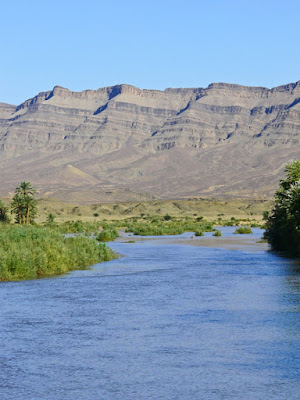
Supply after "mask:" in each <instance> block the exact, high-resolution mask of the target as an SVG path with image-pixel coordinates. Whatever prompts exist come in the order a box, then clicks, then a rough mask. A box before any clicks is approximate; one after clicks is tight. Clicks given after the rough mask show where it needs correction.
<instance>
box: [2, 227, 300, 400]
mask: <svg viewBox="0 0 300 400" xmlns="http://www.w3.org/2000/svg"><path fill="white" fill-rule="evenodd" d="M233 230H234V228H230V227H228V228H222V231H223V237H222V238H223V240H224V238H226V237H227V238H228V239H229V238H233V235H232V232H233ZM260 235H261V231H260V230H259V229H255V230H254V234H253V235H247V237H246V235H244V236H243V238H240V239H239V240H240V241H239V242H238V241H237V243H238V244H237V247H236V248H233V247H230V245H228V243H227V242H226V241H224V243H223V244H222V242H218V240H220V239H221V240H222V238H214V239H213V238H201V237H200V238H193V239H190V236H191V234H187V233H186V234H184V235H180V236H179V237H177V238H176V239H174V238H168V237H167V238H156V239H154V238H147V239H146V240H137V242H136V243H124V240H128V239H129V238H128V237H127V238H123V239H121V240H120V241H117V242H114V243H111V244H110V246H111V247H112V248H113V249H114V250H115V251H117V252H119V253H120V254H122V255H123V257H121V258H119V259H117V260H113V261H110V262H107V263H102V264H97V265H95V266H93V268H92V269H91V270H87V271H75V272H72V273H70V274H68V275H65V276H61V277H56V278H49V279H40V280H31V281H23V282H10V283H1V284H0V304H1V309H0V324H1V325H0V343H1V350H0V399H1V400H10V399H11V400H19V399H22V400H23V399H24V400H32V399H34V400H44V399H47V400H48V399H49V400H52V399H53V400H54V399H55V400H60V399H61V400H69V399H70V400H71V399H72V400H77V399H78V400H79V399H80V400H82V399H88V400H93V399H105V400H106V399H107V400H119V399H122V400H127V399H128V400H135V399H139V400H144V399H154V400H157V399H164V400H169V399H172V400H173V399H178V400H190V399H193V400H194V399H195V400H196V399H197V400H201V399H205V400H206V399H213V400H219V399H239V400H247V399H249V400H250V399H251V400H254V399H255V400H260V399H264V400H266V399H268V400H272V399H274V400H285V399H288V400H296V399H297V400H298V399H299V393H300V380H299V370H300V353H299V350H300V329H299V328H300V318H299V312H300V273H299V264H297V263H296V262H294V261H291V260H288V259H285V258H282V257H279V256H278V255H276V254H272V253H271V252H269V251H267V250H266V246H265V245H259V244H256V243H255V241H256V239H257V238H259V237H260ZM208 236H209V235H208ZM130 239H133V240H136V239H134V237H130ZM208 239H209V241H210V242H207V246H206V242H203V240H208ZM201 240H202V242H201V243H200V242H195V241H201ZM232 240H233V241H234V240H235V239H232ZM212 241H215V242H212ZM199 243H200V244H201V246H198V245H197V244H199ZM212 243H215V245H214V246H213V245H212Z"/></svg>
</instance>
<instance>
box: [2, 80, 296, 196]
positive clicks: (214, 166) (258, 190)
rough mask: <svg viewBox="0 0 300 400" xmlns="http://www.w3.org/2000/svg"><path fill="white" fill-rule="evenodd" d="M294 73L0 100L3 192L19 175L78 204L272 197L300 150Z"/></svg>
mask: <svg viewBox="0 0 300 400" xmlns="http://www.w3.org/2000/svg"><path fill="white" fill-rule="evenodd" d="M299 137H300V82H297V83H292V84H288V85H285V86H280V87H277V88H273V89H267V88H262V87H245V86H239V85H232V84H225V83H216V84H211V85H209V86H208V87H207V88H188V89H184V88H183V89H166V90H165V91H157V90H141V89H138V88H136V87H133V86H129V85H117V86H114V87H107V88H101V89H98V90H86V91H83V92H72V91H70V90H68V89H64V88H61V87H55V88H54V89H53V90H51V91H48V92H44V93H40V94H38V95H37V96H36V97H34V98H33V99H29V100H27V101H25V102H24V103H23V104H21V105H19V106H13V105H7V104H3V103H0V174H1V179H0V195H1V196H8V195H9V196H11V195H12V193H13V190H14V187H15V186H16V185H17V184H18V183H19V182H21V181H22V180H28V181H31V182H32V184H33V185H34V186H35V187H36V188H37V189H38V194H39V196H40V197H43V198H47V197H52V198H56V199H59V200H62V201H70V202H76V203H80V204H83V203H86V204H92V203H98V202H100V201H101V202H112V201H144V200H151V199H174V198H176V199H178V198H182V199H184V198H188V197H190V196H196V197H212V196H213V197H223V198H224V197H228V198H234V197H244V198H246V197H249V198H257V199H260V198H270V197H271V196H272V195H273V192H274V190H275V188H276V187H277V186H278V181H279V179H280V178H281V177H282V176H283V173H284V164H285V163H286V162H288V161H289V160H291V159H295V158H299V156H300V144H299Z"/></svg>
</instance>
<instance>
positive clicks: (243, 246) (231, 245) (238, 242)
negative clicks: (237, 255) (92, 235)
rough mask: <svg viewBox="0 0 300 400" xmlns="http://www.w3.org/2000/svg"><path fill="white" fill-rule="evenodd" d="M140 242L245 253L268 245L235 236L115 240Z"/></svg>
mask: <svg viewBox="0 0 300 400" xmlns="http://www.w3.org/2000/svg"><path fill="white" fill-rule="evenodd" d="M131 240H132V241H135V242H142V241H146V240H155V241H157V244H180V245H186V246H201V247H215V248H219V249H227V250H245V251H263V250H265V251H266V250H268V249H269V245H268V244H267V243H259V241H258V240H257V239H251V238H249V236H248V235H247V236H242V235H239V236H238V235H237V236H236V237H195V236H194V237H193V238H190V239H187V238H178V237H174V239H173V238H170V237H165V238H164V237H162V236H159V237H157V238H154V237H151V238H149V237H147V236H144V237H140V236H130V237H124V236H120V237H119V238H117V239H116V241H119V242H129V241H131Z"/></svg>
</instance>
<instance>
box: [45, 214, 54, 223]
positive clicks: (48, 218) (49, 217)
mask: <svg viewBox="0 0 300 400" xmlns="http://www.w3.org/2000/svg"><path fill="white" fill-rule="evenodd" d="M54 220H55V215H54V214H52V213H50V214H49V215H48V217H47V221H46V223H47V224H48V225H52V224H54Z"/></svg>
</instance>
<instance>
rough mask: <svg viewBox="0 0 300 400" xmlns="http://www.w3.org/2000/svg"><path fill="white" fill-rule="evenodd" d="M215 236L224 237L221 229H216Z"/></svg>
mask: <svg viewBox="0 0 300 400" xmlns="http://www.w3.org/2000/svg"><path fill="white" fill-rule="evenodd" d="M213 236H217V237H218V236H222V232H221V231H220V230H219V229H216V230H215V231H214V233H213Z"/></svg>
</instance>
